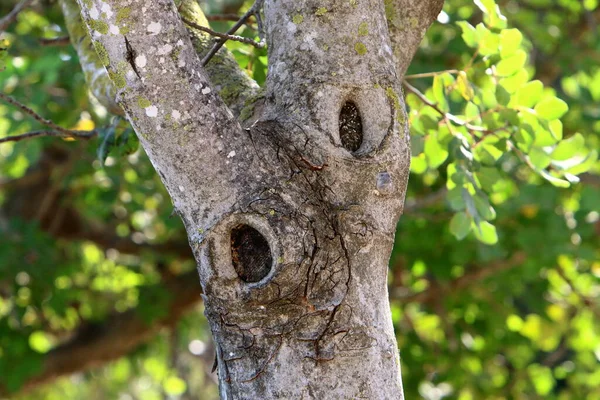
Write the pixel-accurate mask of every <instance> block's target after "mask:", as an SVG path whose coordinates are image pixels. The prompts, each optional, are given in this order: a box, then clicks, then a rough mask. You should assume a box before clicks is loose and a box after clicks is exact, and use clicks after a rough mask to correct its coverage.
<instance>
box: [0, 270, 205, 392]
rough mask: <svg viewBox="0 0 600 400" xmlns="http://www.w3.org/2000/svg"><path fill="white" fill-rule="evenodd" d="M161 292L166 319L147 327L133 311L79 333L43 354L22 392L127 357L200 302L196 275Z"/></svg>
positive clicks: (170, 283) (184, 277) (180, 278)
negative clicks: (167, 299) (164, 297)
mask: <svg viewBox="0 0 600 400" xmlns="http://www.w3.org/2000/svg"><path fill="white" fill-rule="evenodd" d="M164 288H165V289H166V290H167V291H168V293H169V294H170V295H171V298H170V302H169V305H168V310H167V312H166V314H165V315H166V317H164V318H161V319H158V320H156V321H153V322H151V323H147V322H145V321H144V320H143V319H142V318H141V317H140V316H139V315H138V314H137V313H136V310H131V311H127V312H124V313H121V314H116V315H114V316H112V317H110V318H108V319H107V320H105V321H104V322H103V323H102V324H100V325H95V326H91V327H89V329H85V330H82V331H80V332H79V333H77V334H76V335H75V336H74V337H73V338H72V339H71V340H70V341H69V342H67V343H65V344H63V345H61V346H59V347H57V348H55V349H53V350H52V351H50V352H49V353H48V354H47V356H46V359H45V361H44V365H43V368H42V371H41V372H40V373H39V374H37V375H35V376H34V377H32V378H30V379H29V380H28V381H27V382H26V383H25V385H24V387H23V389H24V390H29V389H32V388H34V387H36V386H39V385H41V384H44V383H47V382H50V381H52V380H54V379H56V378H58V377H61V376H65V375H69V374H72V373H75V372H82V371H86V370H88V369H90V368H94V367H98V366H100V365H103V364H105V363H107V362H110V361H113V360H116V359H118V358H119V357H123V356H125V355H127V354H128V353H129V352H131V351H132V350H134V349H135V348H136V347H137V346H139V345H140V344H142V343H144V342H146V341H148V340H150V339H151V338H152V337H154V335H156V334H157V333H158V332H159V331H160V330H161V329H162V328H165V327H170V328H172V327H175V325H176V324H177V322H178V321H179V319H180V318H181V316H182V315H183V314H184V313H185V312H187V311H188V310H190V309H191V308H192V307H193V306H195V305H196V304H198V302H199V301H200V299H201V298H200V284H199V282H198V276H197V272H196V271H192V272H189V273H187V274H184V275H181V276H178V277H176V278H174V279H172V280H171V281H168V282H166V283H165V286H164ZM0 394H1V392H0Z"/></svg>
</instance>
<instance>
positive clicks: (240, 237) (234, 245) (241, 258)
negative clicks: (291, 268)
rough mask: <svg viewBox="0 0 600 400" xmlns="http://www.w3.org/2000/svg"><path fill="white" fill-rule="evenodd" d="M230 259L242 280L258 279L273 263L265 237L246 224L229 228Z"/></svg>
mask: <svg viewBox="0 0 600 400" xmlns="http://www.w3.org/2000/svg"><path fill="white" fill-rule="evenodd" d="M231 260H232V262H233V267H234V268H235V272H237V274H238V276H239V277H240V279H242V280H243V281H244V282H258V281H260V280H261V279H263V278H264V277H265V276H267V274H268V273H269V271H270V270H271V265H272V264H273V257H272V256H271V249H270V247H269V243H268V242H267V239H265V237H264V236H263V235H261V234H260V232H258V231H257V230H256V229H254V228H252V227H251V226H248V225H238V226H236V227H234V228H233V229H232V230H231Z"/></svg>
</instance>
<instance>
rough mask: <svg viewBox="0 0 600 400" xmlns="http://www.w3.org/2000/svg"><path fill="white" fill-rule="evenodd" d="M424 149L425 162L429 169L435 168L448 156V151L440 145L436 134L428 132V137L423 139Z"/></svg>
mask: <svg viewBox="0 0 600 400" xmlns="http://www.w3.org/2000/svg"><path fill="white" fill-rule="evenodd" d="M424 151H425V157H426V158H427V164H428V165H429V168H431V169H436V168H437V167H439V166H440V165H442V164H443V163H444V161H446V159H447V158H448V151H447V150H446V149H445V148H443V147H442V146H440V143H439V142H438V141H437V136H436V135H432V134H430V135H429V137H427V138H426V139H425V149H424Z"/></svg>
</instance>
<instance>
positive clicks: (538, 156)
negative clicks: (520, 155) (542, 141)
mask: <svg viewBox="0 0 600 400" xmlns="http://www.w3.org/2000/svg"><path fill="white" fill-rule="evenodd" d="M528 158H529V161H530V162H531V163H532V164H533V165H534V166H535V167H536V168H537V169H544V168H546V167H547V166H548V165H550V161H552V158H551V157H550V156H549V155H548V153H546V152H545V151H544V150H543V149H542V148H540V147H537V146H533V147H532V148H531V149H530V150H529V154H528Z"/></svg>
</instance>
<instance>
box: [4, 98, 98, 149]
mask: <svg viewBox="0 0 600 400" xmlns="http://www.w3.org/2000/svg"><path fill="white" fill-rule="evenodd" d="M0 99H2V100H4V101H5V102H6V103H9V104H12V105H13V106H15V107H17V108H19V109H20V110H21V111H23V112H24V113H26V114H28V115H30V116H31V117H33V119H35V120H36V121H38V122H40V123H41V124H43V125H46V126H48V127H50V128H52V129H54V130H56V131H58V132H57V133H56V134H55V135H53V134H46V136H58V135H59V134H62V135H63V136H66V137H76V136H82V133H84V132H83V131H73V130H70V129H66V128H63V127H62V126H60V125H57V124H55V123H54V122H53V121H51V120H49V119H46V118H44V117H42V116H41V115H40V114H38V113H36V112H35V111H33V110H32V109H31V108H29V107H27V106H26V105H25V104H23V103H21V102H19V101H17V100H15V99H14V98H12V97H11V96H8V95H6V94H4V93H0ZM90 132H92V131H90ZM41 135H43V133H39V134H37V136H41ZM33 136H36V135H33ZM83 136H85V135H83ZM13 137H16V136H13ZM6 139H9V138H6ZM23 139H25V138H23ZM17 140H21V139H17ZM3 141H7V140H3Z"/></svg>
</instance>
